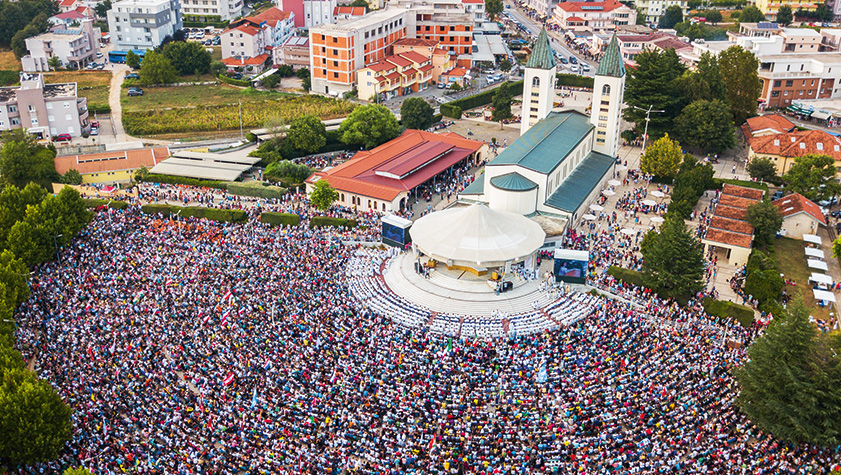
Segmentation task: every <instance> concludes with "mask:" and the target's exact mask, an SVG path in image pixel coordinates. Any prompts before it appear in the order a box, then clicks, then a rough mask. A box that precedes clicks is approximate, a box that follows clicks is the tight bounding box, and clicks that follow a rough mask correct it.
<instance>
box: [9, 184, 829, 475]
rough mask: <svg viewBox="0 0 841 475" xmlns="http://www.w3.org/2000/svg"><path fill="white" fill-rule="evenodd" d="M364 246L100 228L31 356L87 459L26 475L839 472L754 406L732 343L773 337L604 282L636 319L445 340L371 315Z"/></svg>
mask: <svg viewBox="0 0 841 475" xmlns="http://www.w3.org/2000/svg"><path fill="white" fill-rule="evenodd" d="M271 206H274V207H277V208H279V209H290V208H291V209H295V206H296V202H295V201H294V200H291V201H289V202H284V203H275V204H272V205H271ZM298 206H300V205H298ZM301 208H303V207H302V206H301V207H300V208H298V210H299V211H301V213H302V215H303V216H304V217H305V218H306V217H307V216H309V215H310V214H309V213H308V212H304V211H302V210H301ZM334 212H336V213H341V211H334ZM366 232H369V233H370V235H369V236H367V237H368V238H370V239H375V238H376V235H375V233H376V230H375V229H370V230H369V231H358V233H359V234H364V233H366ZM570 239H572V240H573V241H574V240H575V239H580V241H579V242H580V243H582V244H583V243H585V242H588V243H589V242H598V240H599V239H602V238H601V237H599V236H597V237H595V238H587V237H583V236H570ZM347 241H348V239H347V236H346V235H345V234H343V233H339V232H338V231H336V230H333V229H319V228H316V229H310V228H309V227H308V226H307V225H306V223H303V224H302V225H301V226H299V227H277V228H272V227H269V226H267V225H263V224H260V223H259V222H258V221H257V220H254V219H251V220H249V221H248V222H246V223H238V224H220V223H214V222H210V221H204V220H195V219H184V220H180V221H173V220H166V219H161V218H156V217H154V216H149V215H145V214H142V213H140V212H139V209H138V207H137V206H136V205H133V206H131V207H129V208H127V209H125V210H122V211H114V210H112V211H106V212H99V213H98V214H97V216H96V217H95V219H94V221H93V222H92V223H91V224H90V225H89V226H88V228H86V229H85V230H84V231H83V232H82V234H81V235H80V236H79V237H78V238H77V239H75V240H74V241H73V242H72V243H71V244H70V245H69V246H67V247H66V248H64V249H62V250H61V255H62V259H61V260H60V261H58V262H49V263H46V264H44V265H42V266H41V267H40V268H38V269H36V273H35V275H34V276H33V278H32V281H31V286H32V297H31V298H30V300H29V301H28V302H26V303H25V304H24V305H23V306H22V308H21V309H20V311H19V314H18V315H17V319H18V322H19V323H20V327H19V330H18V342H19V347H20V349H21V351H22V353H23V354H24V356H25V358H26V359H27V360H28V361H30V362H31V364H32V365H33V367H34V368H35V370H36V371H37V372H38V373H39V375H41V376H42V377H44V378H46V379H47V380H48V381H50V383H51V384H53V385H54V386H55V387H56V388H57V390H58V392H59V394H60V395H61V397H62V398H64V399H65V401H67V403H68V404H70V405H71V406H72V407H73V410H74V413H73V422H74V432H73V437H72V440H71V441H70V442H69V443H68V446H67V447H66V449H65V450H63V451H62V453H61V455H60V458H59V459H58V460H56V461H54V462H52V463H49V464H45V465H40V466H32V467H19V468H17V469H14V470H13V471H12V472H13V473H21V474H28V473H47V472H54V471H56V470H58V469H59V468H61V467H65V466H70V465H73V466H78V465H83V466H85V467H89V468H92V469H93V470H94V471H95V472H96V473H109V474H117V473H167V474H170V473H172V474H176V473H177V474H188V473H191V474H194V473H219V474H240V473H290V474H291V473H295V474H298V473H312V474H316V473H317V474H338V473H359V474H442V475H443V474H469V473H476V474H478V473H482V474H490V473H511V474H513V473H545V474H555V473H557V474H569V473H593V474H596V473H599V474H602V473H605V474H607V473H635V474H657V473H728V474H730V473H733V474H748V473H749V474H780V473H804V472H808V473H828V471H829V469H830V467H832V466H833V464H836V463H837V462H838V461H839V454H838V453H837V452H836V451H833V450H829V449H823V448H819V447H812V446H807V445H801V446H790V445H787V444H784V443H781V442H779V441H777V440H775V439H773V438H771V437H769V436H768V435H767V434H764V433H762V432H761V431H758V430H757V429H756V428H755V427H753V426H752V425H751V424H750V423H749V422H748V421H747V420H746V419H745V417H744V416H743V415H741V413H740V412H739V411H738V409H737V408H736V406H735V397H736V395H737V394H738V390H737V387H736V386H735V383H734V381H733V378H732V377H731V370H732V368H734V367H735V366H737V365H738V364H739V363H740V361H742V359H743V358H744V356H745V352H744V348H745V346H744V345H735V346H733V347H731V345H726V344H725V337H724V336H723V335H728V334H729V335H730V336H735V337H738V338H740V339H742V340H743V341H744V342H748V341H749V340H750V339H751V338H752V337H753V336H755V334H756V332H758V331H759V329H758V328H751V329H739V328H738V327H736V326H724V325H721V324H718V323H716V322H713V321H710V320H709V319H708V318H706V317H705V315H704V314H703V313H702V311H700V310H699V309H698V308H692V307H690V308H683V307H679V306H677V305H676V304H674V303H670V302H660V301H657V300H656V299H655V298H654V297H652V296H651V294H647V293H645V291H644V290H641V289H632V288H629V287H623V284H620V283H618V282H616V281H611V280H610V279H608V277H609V276H607V277H606V274H600V275H599V276H597V277H596V278H594V279H593V281H594V284H596V285H598V286H602V287H603V288H607V289H610V290H611V291H613V292H614V293H616V294H619V295H622V296H623V297H624V298H627V301H626V300H609V299H601V300H600V301H599V303H598V305H594V306H593V307H592V311H591V312H590V313H589V314H588V315H586V317H585V318H584V319H582V320H579V321H578V322H577V323H575V324H573V325H570V326H568V327H564V328H561V329H559V330H556V331H547V332H541V333H535V334H530V335H518V336H511V335H509V336H508V337H504V338H496V339H487V340H474V339H466V338H461V339H459V338H452V337H442V336H440V335H437V334H435V333H433V332H431V331H430V330H429V329H428V328H423V327H421V328H413V329H409V328H406V327H402V326H400V325H398V324H396V323H395V322H393V321H391V320H389V319H387V318H385V317H383V316H382V315H379V314H377V313H375V312H374V311H372V310H370V309H368V308H367V307H366V306H365V305H363V304H361V303H360V302H359V301H357V300H356V299H354V297H353V295H352V294H351V292H350V291H349V289H348V285H347V282H346V273H345V272H342V271H340V270H341V269H344V268H345V266H346V265H347V264H348V262H349V258H350V256H351V255H353V253H354V252H356V250H357V247H356V245H348V244H347ZM377 252H383V253H387V252H388V251H375V250H372V251H371V253H372V256H375V255H376V253H377ZM372 258H373V257H372ZM604 258H605V259H615V257H604Z"/></svg>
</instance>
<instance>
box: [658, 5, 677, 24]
mask: <svg viewBox="0 0 841 475" xmlns="http://www.w3.org/2000/svg"><path fill="white" fill-rule="evenodd" d="M682 21H683V9H682V8H680V5H671V6H669V7H668V8H666V12H665V13H663V16H661V17H660V23H659V24H658V25H657V26H658V28H660V29H663V28H674V27H675V25H677V24H678V23H680V22H682Z"/></svg>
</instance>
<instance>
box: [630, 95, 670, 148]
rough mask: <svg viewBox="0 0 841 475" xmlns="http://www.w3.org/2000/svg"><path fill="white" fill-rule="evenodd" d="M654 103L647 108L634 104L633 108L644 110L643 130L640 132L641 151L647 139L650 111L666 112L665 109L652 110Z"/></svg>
mask: <svg viewBox="0 0 841 475" xmlns="http://www.w3.org/2000/svg"><path fill="white" fill-rule="evenodd" d="M653 107H654V105H650V106H648V109H643V108H642V107H637V106H634V109H639V110H641V111H645V131H644V132H643V133H642V153H645V142H646V141H647V140H648V123H649V122H650V121H651V113H652V112H666V111H659V110H657V111H656V110H652V108H653Z"/></svg>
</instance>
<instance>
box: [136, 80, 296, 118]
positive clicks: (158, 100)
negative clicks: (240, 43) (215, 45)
mask: <svg viewBox="0 0 841 475" xmlns="http://www.w3.org/2000/svg"><path fill="white" fill-rule="evenodd" d="M127 92H128V91H127V90H126V89H123V91H122V101H123V112H132V111H143V110H148V109H168V108H172V107H194V106H197V105H202V106H213V105H222V104H237V101H240V100H241V101H242V102H243V104H245V103H247V102H248V103H250V102H258V101H265V100H271V99H280V98H281V97H284V96H288V94H283V93H277V92H263V91H249V90H245V89H242V88H237V87H233V86H229V85H227V84H218V85H215V86H171V87H145V88H143V95H142V96H136V97H128V95H127Z"/></svg>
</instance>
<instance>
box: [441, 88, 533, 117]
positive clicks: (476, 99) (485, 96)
mask: <svg viewBox="0 0 841 475" xmlns="http://www.w3.org/2000/svg"><path fill="white" fill-rule="evenodd" d="M497 89H499V88H498V87H495V88H493V89H489V90H487V91H484V92H480V93H479V94H475V95H473V96H467V97H464V98H462V99H457V100H455V101H452V102H447V103H446V104H441V107H442V108H443V106H444V105H450V106H453V107H460V108H461V110H463V111H466V110H470V109H474V108H476V107H479V106H484V105H487V104H490V103H491V101H493V96H494V94H496V90H497ZM508 92H510V93H511V96H512V97H513V96H519V95H520V94H522V93H523V81H517V82H511V83H508ZM441 113H442V114H443V113H444V110H443V109H442V110H441Z"/></svg>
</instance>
